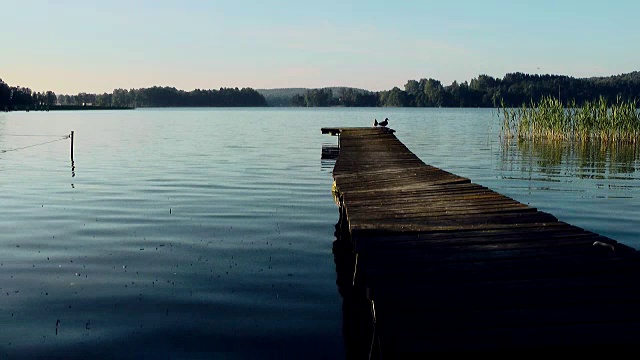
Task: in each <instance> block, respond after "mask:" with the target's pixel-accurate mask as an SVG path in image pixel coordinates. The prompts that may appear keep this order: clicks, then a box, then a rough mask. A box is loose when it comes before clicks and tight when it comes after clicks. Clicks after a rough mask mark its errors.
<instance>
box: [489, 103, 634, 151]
mask: <svg viewBox="0 0 640 360" xmlns="http://www.w3.org/2000/svg"><path fill="white" fill-rule="evenodd" d="M636 105H637V104H636V101H622V100H620V98H618V99H617V100H616V102H615V103H611V104H610V103H608V102H607V100H606V99H605V98H604V97H600V98H599V99H598V100H596V101H591V102H585V103H584V104H583V105H582V106H577V105H576V103H575V102H572V103H571V104H569V107H564V106H563V104H562V102H561V101H560V100H558V99H556V98H554V97H551V96H547V97H543V98H542V99H541V100H540V102H538V103H537V104H536V103H533V102H532V103H531V104H530V105H529V106H527V105H526V104H523V105H522V107H519V108H506V107H505V106H504V103H502V104H501V108H500V113H501V115H502V117H503V123H502V136H503V137H505V138H518V139H523V140H541V139H545V140H578V141H589V140H600V141H605V142H609V141H612V142H631V143H636V142H637V141H638V140H640V114H639V113H638V108H637V106H636Z"/></svg>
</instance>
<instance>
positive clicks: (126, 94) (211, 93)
mask: <svg viewBox="0 0 640 360" xmlns="http://www.w3.org/2000/svg"><path fill="white" fill-rule="evenodd" d="M58 103H59V104H60V105H97V106H106V107H227V106H228V107H238V106H267V102H266V100H265V99H264V97H263V96H262V95H260V93H258V92H257V91H255V90H253V89H251V88H243V89H238V88H220V90H200V89H196V90H193V91H184V90H178V89H176V88H174V87H159V86H154V87H150V88H141V89H130V90H127V89H115V90H113V92H112V93H110V94H109V93H103V94H86V93H80V94H78V95H59V96H58Z"/></svg>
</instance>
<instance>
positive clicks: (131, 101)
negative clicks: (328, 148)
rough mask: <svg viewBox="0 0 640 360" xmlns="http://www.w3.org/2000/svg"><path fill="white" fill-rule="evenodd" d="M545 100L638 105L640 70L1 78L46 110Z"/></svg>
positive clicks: (12, 101)
mask: <svg viewBox="0 0 640 360" xmlns="http://www.w3.org/2000/svg"><path fill="white" fill-rule="evenodd" d="M545 96H554V97H556V98H559V99H560V101H561V102H562V104H564V105H567V104H573V103H574V102H575V104H577V105H581V104H583V103H585V102H587V101H593V100H596V99H599V98H600V97H603V98H604V99H606V100H608V101H610V102H612V101H614V100H616V99H617V98H620V99H622V100H624V101H636V100H637V99H638V98H640V72H638V71H635V72H632V73H628V74H622V75H616V76H610V77H592V78H573V77H570V76H562V75H529V74H523V73H511V74H506V75H505V76H504V77H503V78H502V79H499V78H493V77H491V76H489V75H480V76H478V77H477V78H474V79H472V80H471V81H470V82H466V81H465V82H463V83H457V82H455V81H454V82H453V83H452V84H451V85H448V86H443V85H442V83H441V82H440V81H439V80H435V79H420V80H409V81H407V83H406V84H405V85H404V90H402V89H400V88H398V87H394V88H393V89H391V90H386V91H378V92H372V91H368V90H364V89H356V88H349V87H328V88H322V89H305V88H288V89H262V90H254V89H252V88H243V89H238V88H220V90H200V89H196V90H193V91H184V90H178V89H176V88H174V87H158V86H154V87H151V88H141V89H130V90H126V89H115V90H113V92H112V93H103V94H89V93H79V94H77V95H56V94H55V93H54V92H52V91H46V92H34V91H31V89H29V88H23V87H20V86H9V85H7V84H5V83H4V82H3V81H2V80H1V79H0V110H2V109H5V110H25V109H46V108H51V107H54V106H59V105H74V106H100V107H104V108H111V107H117V108H123V107H129V108H135V107H218V106H219V107H223V106H224V107H236V106H305V107H318V106H346V107H374V106H394V107H498V106H499V105H501V104H503V105H504V106H509V107H515V106H518V107H519V106H522V105H523V104H531V103H538V102H539V101H540V100H541V99H542V98H543V97H545Z"/></svg>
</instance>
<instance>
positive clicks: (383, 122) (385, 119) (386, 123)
mask: <svg viewBox="0 0 640 360" xmlns="http://www.w3.org/2000/svg"><path fill="white" fill-rule="evenodd" d="M388 124H389V118H384V121H380V122H379V123H378V125H380V126H387V125H388Z"/></svg>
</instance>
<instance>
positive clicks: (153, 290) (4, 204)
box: [0, 108, 640, 359]
mask: <svg viewBox="0 0 640 360" xmlns="http://www.w3.org/2000/svg"><path fill="white" fill-rule="evenodd" d="M385 117H388V118H389V119H390V124H389V127H391V128H393V129H395V130H397V133H396V135H397V137H398V138H399V139H400V140H401V141H403V142H404V143H405V145H407V147H408V148H409V149H410V150H412V151H413V152H415V153H416V154H417V155H418V156H419V157H420V158H421V159H422V160H424V161H425V162H426V163H428V164H431V165H434V166H437V167H440V168H442V169H444V170H447V171H450V172H453V173H455V174H457V175H460V176H465V177H468V178H470V179H471V180H472V181H473V182H475V183H479V184H481V185H484V186H487V187H489V188H491V189H494V190H496V191H498V192H501V193H503V194H505V195H507V196H509V197H512V198H514V199H516V200H518V201H521V202H523V203H526V204H529V205H531V206H534V207H537V208H538V209H539V210H542V211H546V212H550V213H552V214H553V215H555V216H556V217H557V218H558V219H560V220H561V221H566V222H569V223H571V224H574V225H577V226H580V227H583V228H586V229H588V230H591V231H595V232H598V233H601V234H603V235H606V236H609V237H611V238H613V239H615V240H618V241H620V242H622V243H624V244H627V245H629V246H632V247H634V248H636V249H640V227H639V226H637V219H639V218H640V201H638V198H639V197H640V174H638V172H637V170H638V169H639V167H640V159H639V158H640V157H639V152H638V148H637V147H631V148H628V147H626V148H625V147H601V146H580V145H568V144H564V145H562V144H560V145H558V144H526V143H521V144H518V143H517V142H513V143H504V142H502V141H501V139H500V137H499V131H500V120H499V119H498V117H497V115H496V114H495V111H494V110H491V109H401V108H365V109H345V108H329V109H321V108H311V109H300V108H266V109H262V108H261V109H257V108H256V109H253V108H252V109H138V110H134V111H72V112H63V111H59V112H54V111H52V112H29V113H26V112H19V113H0V229H1V230H2V231H1V232H0V298H1V299H2V300H1V301H0V324H2V331H1V332H0V356H3V357H11V358H23V357H24V358H31V357H59V358H65V359H66V358H117V359H126V358H135V359H139V358H153V359H155V358H170V359H173V358H190V359H191V358H211V357H216V358H234V359H235V358H299V357H304V358H331V359H339V358H344V357H345V355H344V354H345V345H344V342H343V337H342V309H341V307H342V299H341V297H340V294H339V293H338V289H337V286H336V264H335V262H334V255H333V253H332V242H333V241H334V240H335V236H334V230H335V228H334V226H335V224H336V223H337V221H338V217H339V216H338V215H339V214H338V211H337V208H336V206H335V204H334V202H333V198H332V196H331V185H332V178H331V170H332V166H333V162H332V161H330V160H322V159H321V152H322V149H323V147H325V148H328V147H331V146H332V145H335V144H336V138H335V137H330V136H327V135H322V134H321V133H320V128H321V127H337V126H371V123H372V122H373V119H374V118H377V119H378V120H382V119H384V118H385ZM72 130H73V131H74V133H75V139H74V158H73V162H72V161H71V158H70V149H69V148H70V143H69V140H68V139H63V137H64V136H65V135H67V134H68V133H69V132H70V131H72Z"/></svg>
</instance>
